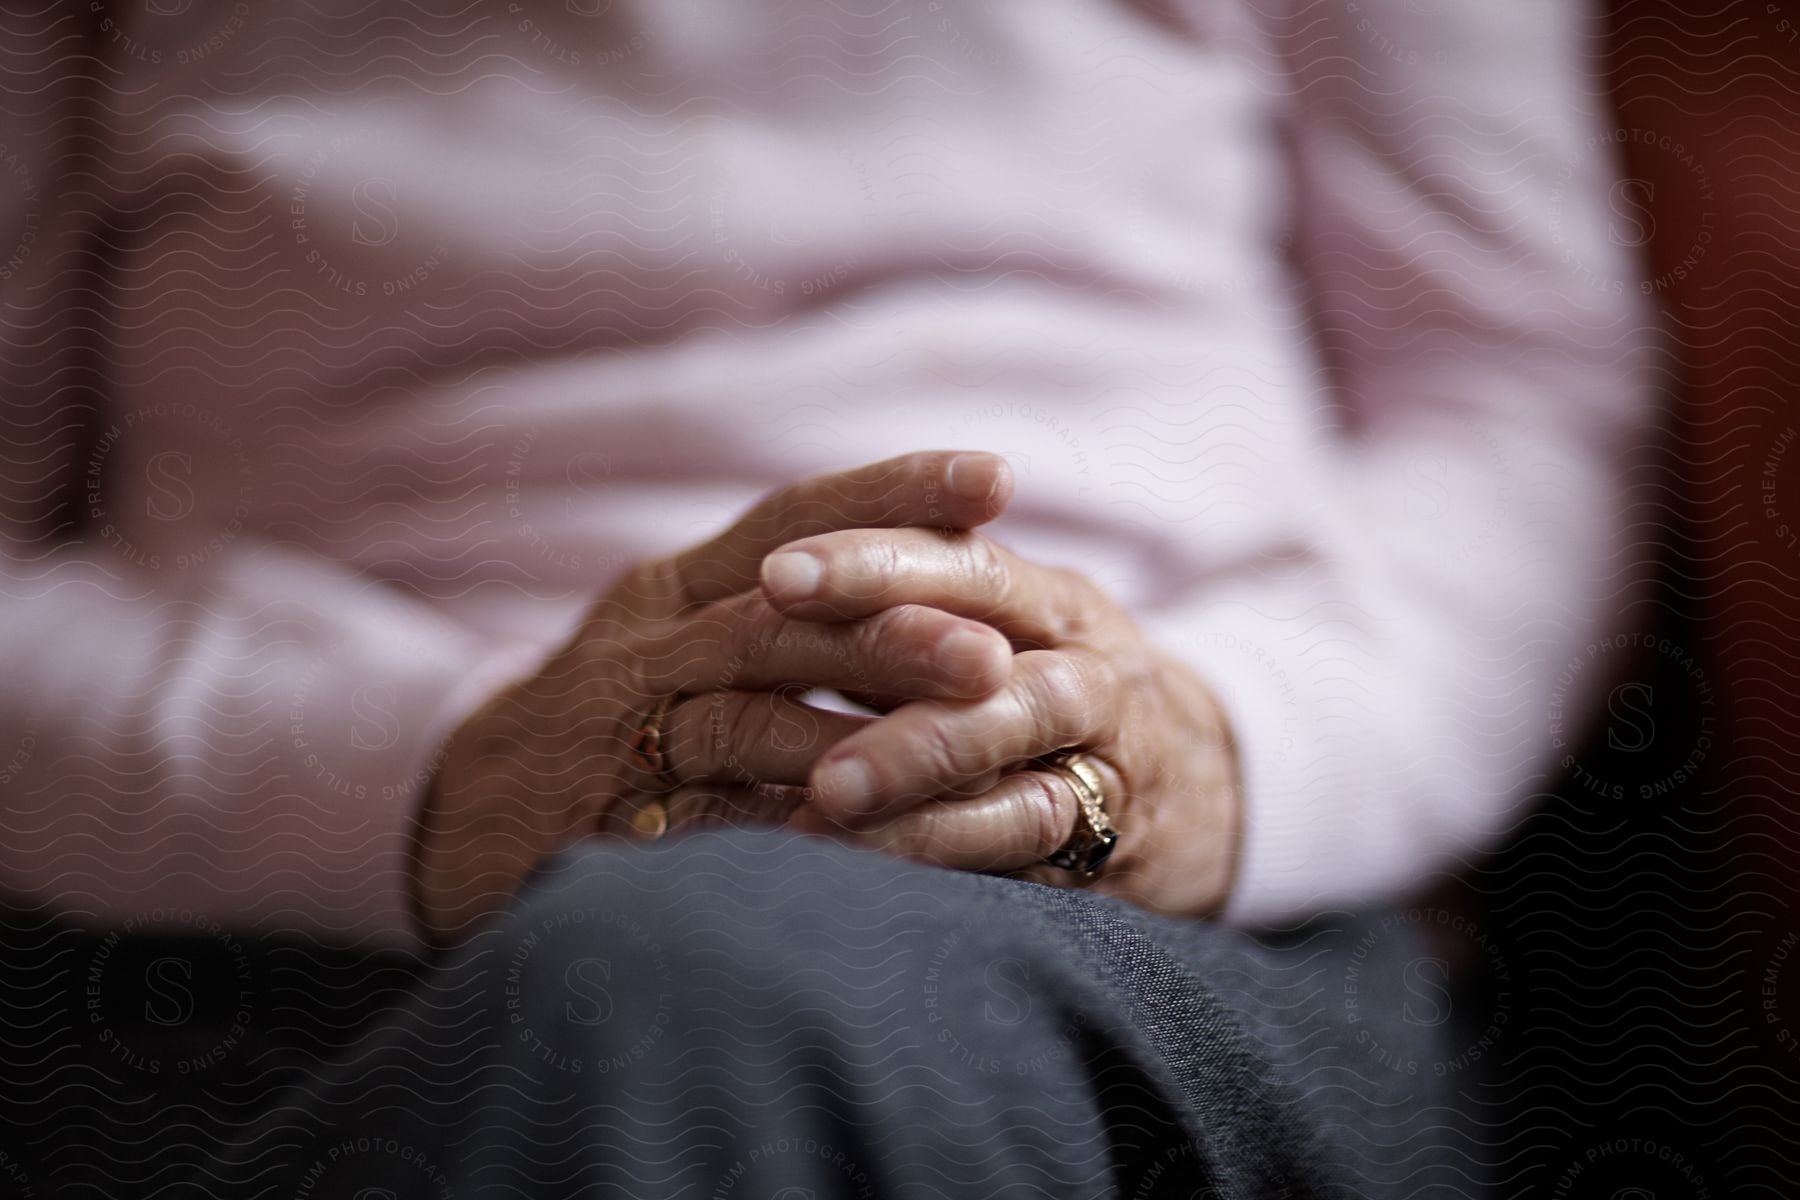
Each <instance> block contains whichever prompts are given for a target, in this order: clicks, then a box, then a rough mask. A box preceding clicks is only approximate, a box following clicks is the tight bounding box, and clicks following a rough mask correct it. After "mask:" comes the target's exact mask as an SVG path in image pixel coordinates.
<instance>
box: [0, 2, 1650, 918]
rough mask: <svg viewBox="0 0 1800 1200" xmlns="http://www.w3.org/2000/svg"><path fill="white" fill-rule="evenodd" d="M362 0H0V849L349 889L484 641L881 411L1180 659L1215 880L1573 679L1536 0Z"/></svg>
mask: <svg viewBox="0 0 1800 1200" xmlns="http://www.w3.org/2000/svg"><path fill="white" fill-rule="evenodd" d="M419 7H428V6H418V7H415V6H412V5H408V6H396V7H393V8H391V9H390V8H388V7H386V6H375V7H370V6H369V5H368V4H366V3H364V2H363V0H323V2H320V0H315V2H314V3H310V4H306V5H298V4H286V3H256V4H250V5H243V4H237V5H234V4H230V3H217V4H195V5H192V6H190V7H189V8H188V9H187V11H185V12H184V13H182V14H180V15H174V16H160V15H156V13H155V12H154V11H152V10H150V9H149V8H147V7H146V6H141V5H140V6H135V7H132V8H131V9H130V15H122V16H120V17H119V18H117V20H118V21H119V22H122V23H118V24H115V23H113V22H112V20H111V19H109V20H108V21H107V23H106V24H105V25H104V26H103V27H100V28H98V29H96V30H95V36H96V38H97V45H98V46H99V48H100V57H99V59H98V60H97V61H96V60H94V59H87V60H84V59H82V57H81V55H82V53H83V50H82V44H81V41H80V38H81V36H82V32H83V26H84V24H86V23H88V22H90V21H93V22H97V21H98V20H99V18H94V17H90V16H89V15H88V14H87V12H86V10H87V8H88V6H87V5H70V6H56V5H49V6H42V8H43V11H42V13H41V14H40V15H39V16H38V17H36V18H19V17H14V18H9V20H10V21H12V22H13V23H15V24H16V23H18V22H20V21H26V20H37V21H39V22H41V23H42V28H41V29H39V30H38V31H37V32H35V33H33V32H31V31H29V30H27V31H26V36H25V47H24V49H23V50H22V51H19V53H22V54H24V55H25V56H26V57H25V58H24V60H23V61H24V62H25V63H26V64H27V65H26V67H23V68H16V69H17V70H19V71H22V72H23V73H24V75H26V76H30V75H31V72H32V71H33V70H36V71H37V72H38V74H37V75H36V76H32V77H34V78H37V79H39V81H40V86H38V87H36V88H34V89H23V90H20V91H15V92H13V93H11V94H10V95H9V102H10V103H11V105H12V110H13V112H14V113H15V114H19V115H17V116H15V118H14V119H10V120H9V122H8V125H9V128H11V129H16V130H18V131H19V134H18V136H17V137H13V138H12V142H13V144H12V145H10V146H8V147H7V148H6V150H5V151H4V152H3V153H0V168H4V169H3V170H0V176H4V177H5V178H8V179H13V180H14V181H15V183H16V184H17V186H13V187H11V188H10V190H4V191H0V243H5V245H0V250H4V249H5V248H6V246H10V245H12V244H14V243H18V244H19V245H20V246H21V247H22V252H21V253H19V254H15V255H13V256H12V258H11V259H10V260H9V262H8V265H7V266H6V267H5V269H4V270H3V271H0V301H3V304H4V309H3V319H0V330H3V332H4V337H5V349H4V354H3V356H0V357H3V358H4V364H3V367H0V369H3V370H4V376H3V379H4V387H5V388H6V394H7V403H6V406H5V409H4V414H3V415H0V423H3V424H4V425H5V426H6V427H7V428H6V438H5V442H6V449H5V454H6V456H7V461H6V464H5V468H4V472H3V474H4V475H5V479H4V489H5V499H6V504H5V509H4V511H5V524H4V525H3V526H0V530H3V531H4V536H5V545H6V558H5V563H4V578H3V579H0V592H3V594H4V603H5V616H4V632H3V634H0V662H3V663H4V670H5V679H6V683H5V695H4V713H3V715H0V801H3V808H4V816H3V818H0V819H3V820H4V824H5V835H4V838H3V839H0V841H3V843H4V844H3V845H0V883H3V884H4V886H5V888H6V889H7V890H8V891H10V892H12V893H14V894H18V895H21V896H23V897H25V898H27V902H34V903H43V904H49V905H53V906H55V907H57V908H59V909H62V910H66V911H70V912H73V913H75V914H77V915H79V916H81V917H83V918H84V919H93V920H109V921H116V920H120V919H122V918H124V917H127V916H131V915H134V914H142V913H145V912H146V911H149V910H160V915H159V914H158V913H155V912H153V913H152V914H151V916H152V919H153V920H159V921H165V922H168V921H173V922H181V921H186V920H192V919H198V918H197V917H196V916H194V915H193V914H203V915H204V916H205V917H208V918H211V917H217V918H219V919H221V920H229V921H230V922H232V923H234V924H240V925H245V926H250V927H254V928H257V929H262V930H268V929H274V928H278V927H281V928H291V927H300V928H306V929H313V930H321V931H333V932H336V933H339V934H348V935H351V936H364V935H367V936H376V937H392V936H405V931H406V919H405V917H404V914H403V908H402V894H403V893H402V887H403V884H404V869H405V862H404V851H405V848H406V839H407V827H408V821H409V818H410V815H411V813H412V811H413V809H414V806H415V805H416V803H417V801H418V798H419V789H420V785H421V782H422V781H423V780H424V779H425V778H426V777H427V776H428V774H429V771H430V769H431V765H432V758H433V755H434V752H435V749H436V747H437V746H438V745H439V743H440V740H441V738H442V737H443V735H444V734H445V732H446V731H447V730H448V728H450V726H451V725H452V724H453V723H454V721H455V720H456V719H457V718H458V717H459V716H460V715H462V714H463V713H465V712H467V711H468V710H469V709H470V708H471V707H472V706H473V705H474V704H475V703H477V702H478V700H479V698H480V697H481V696H482V695H483V694H484V693H485V691H486V690H487V689H490V688H492V687H494V686H496V684H497V682H498V681H500V680H502V679H504V678H505V677H506V676H507V674H508V673H509V672H511V671H514V670H518V669H520V667H521V665H522V664H525V663H527V662H529V661H530V659H531V657H532V656H533V655H534V654H537V653H540V652H541V651H543V650H544V649H547V648H548V647H549V646H550V645H551V644H552V643H554V642H556V641H557V640H559V639H560V638H561V637H563V636H564V635H565V633H566V631H567V629H568V628H569V626H570V623H571V621H572V620H573V619H574V617H575V614H576V613H577V612H578V611H579V609H580V608H581V607H582V606H583V605H584V604H585V603H586V602H587V601H588V599H589V598H590V597H592V596H593V595H594V594H596V593H597V592H598V591H600V590H601V589H603V588H604V587H605V586H606V585H607V583H608V582H609V580H610V579H611V577H612V576H613V575H614V574H616V573H617V572H618V570H619V569H620V568H621V567H622V566H624V565H625V564H627V563H629V562H631V561H633V560H635V559H637V558H639V557H641V556H645V555H654V554H662V553H666V552H668V551H671V550H673V549H676V548H679V547H681V546H683V545H685V544H688V543H690V542H693V541H695V540H698V539H700V538H703V537H705V536H708V535H710V534H711V533H713V532H714V531H716V530H717V529H718V528H720V527H721V526H722V525H723V524H724V523H725V522H726V521H728V520H729V519H730V518H731V517H732V516H733V514H735V513H736V512H737V511H739V510H740V509H741V508H742V507H743V506H744V505H745V504H746V503H748V502H749V501H750V500H751V499H753V498H754V497H755V496H757V495H758V494H760V493H762V492H764V491H766V490H767V489H769V488H771V487H773V486H775V485H777V484H779V483H781V482H784V481H787V480H791V479H793V478H796V477H799V476H801V475H805V474H810V473H813V472H817V471H823V470H829V469H834V468H841V467H844V466H848V465H852V464H855V463H857V462H860V461H865V460H870V459H874V458H879V457H885V456H888V455H891V454H895V453H898V452H900V451H903V450H908V449H916V448H927V447H976V448H984V449H991V450H996V451H1001V452H1004V453H1005V454H1007V455H1008V456H1009V457H1010V458H1011V459H1012V461H1013V463H1014V466H1015V468H1016V471H1017V475H1018V480H1019V488H1018V499H1017V502H1016V503H1015V505H1014V507H1013V510H1012V511H1011V512H1010V513H1009V514H1008V515H1007V516H1006V517H1005V518H1004V519H1003V520H1002V521H1001V522H999V523H998V524H996V525H995V526H994V527H993V530H992V532H993V533H994V534H995V535H996V536H998V537H999V538H1001V539H1002V540H1005V541H1007V542H1009V543H1010V544H1012V545H1014V546H1015V547H1016V548H1017V549H1019V550H1021V551H1022V552H1024V553H1026V554H1028V555H1033V556H1037V557H1039V558H1042V559H1046V560H1051V561H1056V562H1060V563H1064V564H1068V565H1071V566H1075V567H1078V568H1080V569H1082V570H1084V571H1086V572H1088V573H1089V574H1090V575H1092V576H1093V577H1094V578H1095V579H1097V580H1098V581H1099V582H1101V583H1102V584H1104V585H1105V586H1106V587H1107V588H1108V589H1110V590H1111V592H1112V593H1113V594H1114V595H1115V596H1116V597H1118V598H1119V599H1120V600H1121V601H1122V602H1123V603H1125V604H1126V605H1128V606H1129V607H1130V608H1131V610H1132V611H1133V612H1135V613H1136V614H1137V615H1138V617H1139V619H1140V620H1141V621H1142V623H1143V624H1144V625H1145V626H1146V627H1147V628H1148V629H1150V630H1151V631H1152V632H1153V633H1154V634H1155V636H1157V637H1158V638H1159V639H1160V640H1161V641H1162V643H1163V644H1164V645H1166V646H1167V647H1168V648H1169V649H1170V650H1171V651H1173V652H1175V653H1176V654H1178V655H1180V656H1182V657H1183V658H1184V659H1186V660H1188V661H1190V662H1191V663H1193V664H1194V665H1195V666H1196V667H1197V668H1198V669H1199V670H1200V671H1201V672H1202V673H1203V674H1204V676H1205V677H1206V678H1208V679H1209V680H1210V681H1211V682H1212V684H1213V686H1214V687H1215V689H1216V690H1217V692H1218V694H1219V696H1220V697H1221V699H1222V700H1223V702H1224V704H1225V705H1226V707H1227V709H1228V711H1229V715H1230V718H1231V720H1232V722H1233V724H1234V726H1235V728H1236V731H1237V736H1238V739H1239V741H1240V743H1241V749H1242V754H1243V758H1244V772H1245V784H1246V791H1247V805H1248V808H1247V814H1246V822H1247V830H1246V835H1245V845H1244V858H1243V861H1242V866H1241V873H1240V878H1239V879H1238V883H1237V888H1236V893H1235V896H1234V898H1233V900H1232V903H1231V909H1230V913H1229V915H1230V916H1231V917H1232V918H1233V919H1237V920H1241V921H1247V922H1248V921H1281V920H1287V919H1290V918H1293V917H1296V916H1301V915H1304V914H1307V913H1310V912H1314V911H1318V910H1320V909H1325V908H1330V907H1337V906H1343V905H1347V904H1353V903H1361V902H1367V901H1373V900H1379V899H1385V898H1389V897H1392V896H1394V895H1396V894H1398V893H1401V892H1403V891H1406V890H1408V889H1413V888H1416V887H1419V886H1421V885H1423V884H1425V883H1427V882H1429V881H1430V880H1431V879H1433V878H1434V877H1436V876H1437V875H1439V874H1440V873H1444V872H1454V871H1456V870H1457V869H1458V868H1459V867H1461V866H1462V865H1463V864H1465V863H1466V862H1467V861H1468V860H1469V859H1470V858H1471V856H1473V855H1475V854H1477V853H1479V852H1480V851H1481V850H1482V849H1483V847H1484V846H1486V845H1488V844H1489V843H1491V841H1492V840H1493V839H1494V838H1495V836H1496V835H1497V834H1498V833H1500V832H1501V831H1503V830H1505V829H1506V828H1507V827H1508V826H1509V825H1510V824H1512V823H1513V822H1514V821H1515V820H1517V819H1518V817H1519V816H1520V815H1521V813H1522V812H1523V811H1524V806H1525V805H1528V804H1529V803H1530V802H1531V799H1532V789H1533V786H1534V784H1536V783H1538V782H1540V781H1541V780H1542V779H1543V778H1544V772H1545V771H1546V769H1547V768H1549V767H1551V766H1553V765H1554V764H1555V763H1556V762H1557V761H1558V760H1559V759H1560V758H1561V757H1562V755H1563V754H1564V753H1565V747H1566V746H1567V745H1568V744H1569V743H1570V741H1571V739H1573V738H1574V737H1576V736H1577V735H1578V733H1579V730H1580V726H1581V721H1582V715H1583V713H1584V712H1586V711H1587V709H1588V708H1589V707H1590V706H1591V704H1592V702H1593V698H1594V695H1595V690H1596V687H1597V686H1598V685H1599V684H1600V682H1601V679H1602V678H1603V676H1604V673H1605V670H1606V664H1607V661H1608V656H1607V655H1606V653H1605V652H1604V651H1602V650H1601V649H1600V648H1599V647H1601V645H1602V643H1603V642H1604V641H1605V639H1607V638H1608V637H1609V636H1611V635H1612V634H1613V633H1614V632H1615V631H1616V630H1617V629H1618V628H1619V627H1620V625H1619V623H1620V620H1621V614H1622V613H1624V612H1625V609H1626V603H1625V601H1626V599H1627V596H1626V588H1627V585H1628V584H1629V583H1630V581H1631V579H1632V578H1633V577H1634V574H1635V573H1634V572H1633V571H1632V570H1631V569H1630V567H1631V564H1632V562H1633V561H1634V559H1636V558H1641V557H1644V556H1643V554H1642V553H1641V552H1640V553H1637V554H1634V553H1633V551H1632V549H1631V545H1632V543H1633V540H1634V539H1633V538H1632V536H1631V535H1630V534H1629V532H1628V531H1627V529H1626V525H1625V522H1626V520H1627V517H1628V513H1627V511H1626V508H1627V499H1628V498H1627V493H1626V484H1627V472H1628V469H1629V467H1630V465H1631V459H1630V452H1631V451H1632V449H1633V448H1634V447H1635V446H1637V445H1638V444H1640V443H1641V442H1643V441H1644V440H1645V439H1646V436H1647V429H1646V426H1647V424H1648V422H1649V421H1650V419H1651V411H1652V408H1651V402H1652V397H1651V393H1650V390H1649V386H1648V380H1649V375H1648V369H1649V366H1650V362H1649V357H1648V347H1649V345H1650V338H1649V336H1648V326H1649V321H1648V318H1647V309H1646V307H1645V303H1644V302H1643V301H1642V300H1641V299H1640V298H1639V290H1640V289H1639V287H1638V285H1637V282H1636V281H1637V279H1638V278H1639V276H1638V273H1637V272H1638V268H1637V267H1636V265H1635V263H1634V261H1633V260H1632V259H1631V257H1630V248H1629V245H1628V243H1629V241H1630V239H1629V238H1628V237H1621V236H1619V235H1620V232H1621V230H1623V229H1626V228H1627V226H1626V225H1625V224H1623V223H1621V221H1620V220H1619V216H1618V214H1619V212H1620V211H1621V210H1620V208H1619V205H1620V204H1621V203H1622V201H1621V193H1620V192H1619V191H1618V189H1616V188H1614V187H1613V180H1612V179H1611V177H1610V175H1609V171H1610V167H1611V163H1612V160H1613V157H1614V154H1613V148H1612V145H1613V144H1612V142H1611V141H1609V139H1608V134H1607V128H1608V126H1607V125H1606V124H1605V123H1604V121H1605V118H1603V117H1602V116H1600V115H1598V114H1599V113H1600V112H1601V111H1602V110H1601V108H1600V106H1599V104H1598V103H1597V102H1596V101H1595V100H1593V99H1592V98H1591V97H1590V95H1589V88H1588V84H1587V76H1588V74H1589V73H1590V72H1591V71H1596V70H1598V69H1599V64H1598V63H1590V62H1588V61H1587V60H1585V59H1584V58H1582V57H1581V52H1582V50H1583V48H1584V43H1583V42H1582V41H1581V39H1580V34H1581V29H1580V27H1579V24H1578V21H1577V18H1576V17H1575V16H1574V15H1573V14H1572V12H1571V9H1572V7H1573V6H1570V5H1566V4H1563V3H1560V2H1556V0H1520V2H1518V3H1508V4H1492V3H1485V2H1482V0H1443V2H1442V3H1439V4H1434V5H1431V6H1428V7H1430V8H1431V9H1432V10H1433V12H1432V14H1431V15H1423V14H1421V13H1418V12H1415V11H1414V10H1415V9H1416V8H1419V7H1420V6H1417V5H1412V4H1408V3H1404V2H1402V0H1360V2H1359V3H1356V4H1342V3H1331V4H1318V5H1313V4H1296V5H1294V7H1298V8H1300V9H1302V10H1303V11H1301V12H1299V13H1297V14H1292V15H1290V14H1287V13H1285V12H1281V11H1275V10H1284V9H1286V8H1288V7H1290V6H1289V5H1288V4H1287V3H1276V2H1273V0H1270V2H1268V3H1265V4H1261V5H1259V4H1257V3H1253V2H1250V0H1241V2H1240V0H1219V2H1209V3H1199V2H1197V0H1196V2H1193V3H1186V4H1176V5H1170V6H1167V8H1166V10H1165V9H1159V8H1157V7H1156V6H1152V5H1147V4H1136V3H1125V2H1123V0H1040V2H1038V3H1033V4H1030V5H1024V4H1016V5H1015V4H1008V3H1001V2H999V0H985V2H984V0H966V2H963V3H956V4H950V3H944V4H937V3H923V2H916V3H915V2H910V0H909V2H908V3H903V4H899V5H895V4H892V3H889V2H888V0H834V2H832V3H819V2H815V0H781V2H779V3H777V2H775V0H746V2H740V3H724V2H722V0H657V2H656V3H654V4H652V3H648V2H644V3H636V2H629V3H628V2H625V0H619V2H616V3H612V4H600V5H587V4H578V3H568V4H560V3H548V2H546V3H543V4H525V5H520V4H516V3H505V2H502V0H482V2H480V3H477V4H475V5H473V6H470V5H460V4H459V5H449V6H445V7H444V9H443V10H442V11H441V12H439V13H438V14H437V15H421V14H420V12H419V10H418V8H419ZM590 9H600V10H604V11H602V12H600V13H599V14H598V15H592V16H589V15H584V12H585V11H586V10H590ZM383 14H385V15H383ZM84 62H85V66H83V65H82V64H83V63H84ZM34 64H35V66H34ZM84 130H85V131H87V132H89V133H91V134H94V135H96V136H94V137H92V138H91V139H89V140H87V141H81V140H79V138H78V135H79V134H80V133H82V132H83V131H84ZM9 136H10V135H9ZM59 139H76V140H59ZM7 164H13V165H11V166H9V165H7ZM15 167H16V169H15ZM1615 657H1617V656H1615ZM184 913H185V914H190V915H186V916H184V915H183V914H184Z"/></svg>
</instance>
